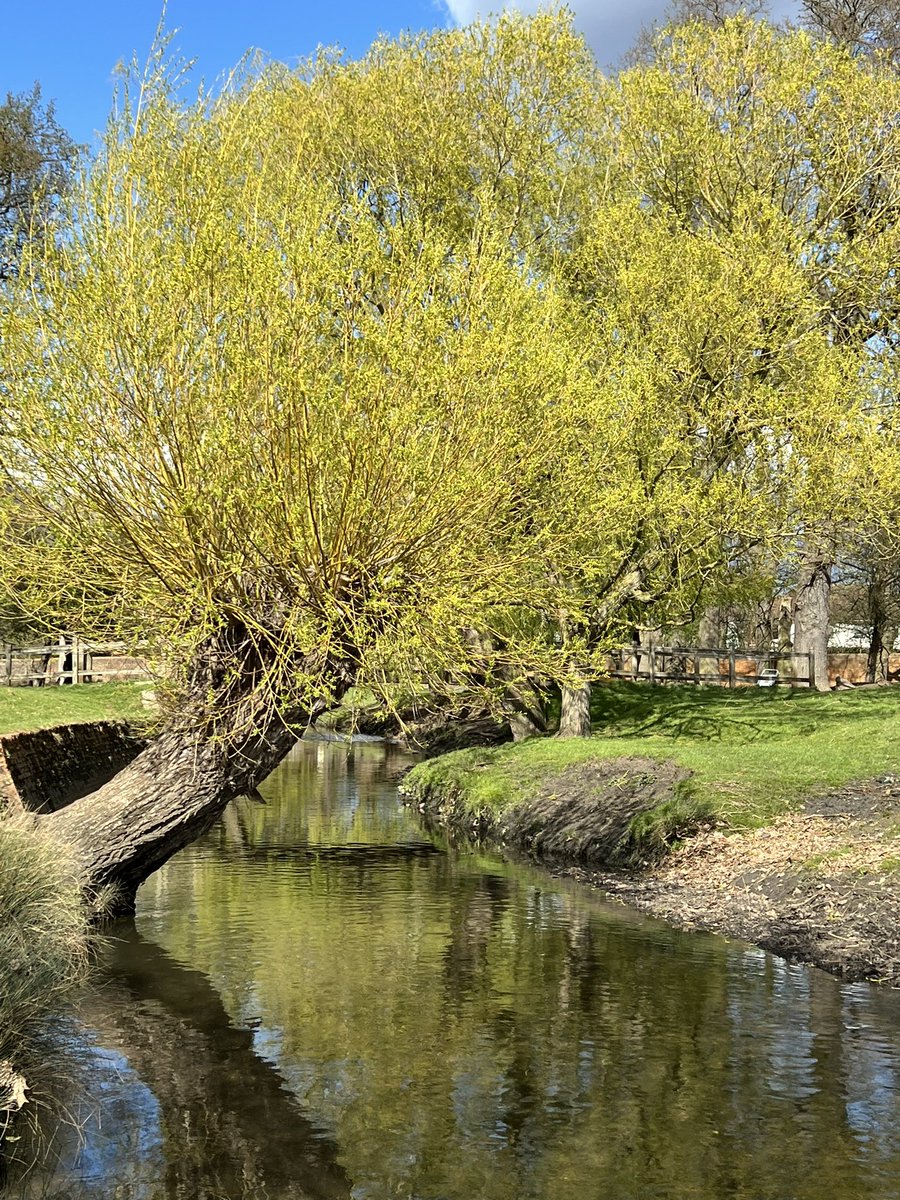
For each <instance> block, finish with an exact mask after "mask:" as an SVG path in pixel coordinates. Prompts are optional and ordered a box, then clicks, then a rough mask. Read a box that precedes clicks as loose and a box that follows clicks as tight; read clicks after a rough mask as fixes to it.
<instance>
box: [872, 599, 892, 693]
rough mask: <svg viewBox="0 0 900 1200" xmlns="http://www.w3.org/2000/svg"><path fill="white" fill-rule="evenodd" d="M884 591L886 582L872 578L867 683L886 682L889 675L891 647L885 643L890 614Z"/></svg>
mask: <svg viewBox="0 0 900 1200" xmlns="http://www.w3.org/2000/svg"><path fill="white" fill-rule="evenodd" d="M884 593H885V589H884V582H883V581H882V580H881V579H878V578H874V579H872V580H871V581H870V583H869V587H868V601H869V621H870V623H871V626H872V634H871V637H870V639H869V656H868V659H867V661H866V683H884V682H885V681H886V680H887V677H888V660H889V655H890V647H888V646H886V645H885V643H886V641H887V638H888V615H887V603H886V599H885V594H884Z"/></svg>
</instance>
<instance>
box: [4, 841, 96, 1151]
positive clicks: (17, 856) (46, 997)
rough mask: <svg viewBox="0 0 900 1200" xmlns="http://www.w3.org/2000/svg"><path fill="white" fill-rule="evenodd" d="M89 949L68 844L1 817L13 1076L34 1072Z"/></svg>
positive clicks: (7, 1049)
mask: <svg viewBox="0 0 900 1200" xmlns="http://www.w3.org/2000/svg"><path fill="white" fill-rule="evenodd" d="M88 950H89V922H88V913H87V910H86V907H85V905H84V903H83V901H82V895H81V887H80V881H79V878H78V873H77V870H76V868H75V865H74V862H73V859H72V858H71V856H70V855H69V854H68V852H67V850H66V848H65V847H64V846H60V845H58V844H56V843H55V842H52V841H50V840H48V839H47V838H46V837H44V836H43V835H40V834H37V833H35V832H34V831H33V829H32V828H30V826H29V823H28V822H27V821H25V820H24V819H20V818H4V819H2V820H0V1066H3V1067H4V1068H5V1073H6V1075H7V1076H8V1075H9V1073H10V1071H12V1072H21V1073H22V1074H23V1075H25V1076H26V1077H27V1075H28V1069H29V1063H30V1059H31V1055H32V1053H33V1052H34V1050H35V1048H36V1047H37V1046H38V1044H39V1042H40V1038H41V1034H42V1033H43V1031H44V1028H45V1025H46V1023H47V1020H48V1018H49V1017H50V1016H51V1015H52V1014H53V1011H54V1008H55V1007H58V1005H59V1003H60V1001H61V1000H62V998H63V997H64V996H65V995H66V994H67V993H68V992H70V991H71V989H72V988H73V987H75V986H76V985H77V984H78V983H79V982H80V981H81V980H82V979H83V977H84V974H85V971H86V969H87V964H88ZM2 1104H3V1101H2V1098H0V1140H2V1135H3V1130H4V1128H5V1121H6V1118H5V1116H4V1112H3V1109H2Z"/></svg>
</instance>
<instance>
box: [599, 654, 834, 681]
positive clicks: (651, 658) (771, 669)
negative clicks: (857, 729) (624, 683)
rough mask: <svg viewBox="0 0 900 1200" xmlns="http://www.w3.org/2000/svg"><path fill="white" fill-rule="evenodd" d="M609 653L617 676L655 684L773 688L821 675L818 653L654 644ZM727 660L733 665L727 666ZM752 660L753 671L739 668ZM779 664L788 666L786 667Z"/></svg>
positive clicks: (612, 671)
mask: <svg viewBox="0 0 900 1200" xmlns="http://www.w3.org/2000/svg"><path fill="white" fill-rule="evenodd" d="M609 657H610V659H611V660H612V662H613V664H614V665H613V667H612V669H611V670H609V671H608V672H607V674H608V675H611V676H612V677H613V678H614V679H631V680H635V681H637V680H646V681H648V682H649V683H698V684H699V683H718V684H724V685H725V686H727V687H730V688H735V687H745V686H754V685H758V684H760V683H764V684H765V685H766V686H773V687H774V686H778V685H787V686H790V687H811V686H812V684H813V680H814V678H815V669H814V662H813V659H814V655H813V654H811V653H807V652H806V651H802V652H795V651H793V650H750V649H745V648H743V647H740V648H736V649H734V650H730V649H726V648H721V647H715V646H712V647H702V646H652V647H648V648H647V649H644V648H643V647H641V648H640V649H636V648H634V647H629V648H628V649H623V650H614V651H612V652H611V654H610V655H609ZM704 660H705V661H704ZM709 660H712V663H710V662H709ZM723 662H726V663H727V668H726V669H724V670H723V669H722V663H723ZM747 663H750V664H752V667H753V670H752V671H749V672H748V671H746V670H739V669H738V668H739V664H740V665H744V664H747ZM645 664H646V665H645ZM688 664H690V668H689V666H688ZM779 664H787V667H786V669H784V668H783V667H782V666H780V665H779ZM801 667H803V668H805V674H800V672H799V668H801ZM673 668H674V669H673ZM711 668H712V669H711ZM761 670H762V672H763V673H762V674H760V671H761Z"/></svg>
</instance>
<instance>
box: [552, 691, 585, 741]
mask: <svg viewBox="0 0 900 1200" xmlns="http://www.w3.org/2000/svg"><path fill="white" fill-rule="evenodd" d="M590 735H591V684H590V680H589V679H585V678H581V679H578V678H577V677H576V678H574V679H572V680H571V681H570V682H568V683H564V684H563V686H562V706H561V708H560V714H559V733H558V734H557V736H558V737H590Z"/></svg>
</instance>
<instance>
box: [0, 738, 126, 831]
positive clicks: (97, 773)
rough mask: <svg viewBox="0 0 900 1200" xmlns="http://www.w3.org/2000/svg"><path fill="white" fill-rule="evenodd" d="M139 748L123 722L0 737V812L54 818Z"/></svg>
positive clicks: (104, 779)
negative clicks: (51, 814) (7, 810)
mask: <svg viewBox="0 0 900 1200" xmlns="http://www.w3.org/2000/svg"><path fill="white" fill-rule="evenodd" d="M142 747H143V743H142V741H141V740H140V739H139V738H136V737H135V736H134V734H133V732H132V730H131V728H130V726H129V725H128V724H127V722H125V721H91V722H86V723H84V724H80V725H57V726H55V727H54V728H52V729H38V730H36V731H34V732H32V733H11V734H7V735H6V736H5V737H0V807H2V808H7V807H8V808H12V809H19V810H21V809H25V810H26V811H28V812H55V811H56V810H57V809H59V808H65V806H66V805H67V804H71V803H72V801H73V800H78V799H80V797H81V796H86V795H87V794H88V793H89V792H92V791H94V790H95V789H96V788H98V787H100V786H101V784H104V783H106V782H107V780H109V779H111V778H112V777H113V775H115V774H116V772H118V771H121V770H122V768H123V767H125V766H127V765H128V763H130V762H131V760H132V759H133V758H135V757H136V756H137V755H138V753H139V752H140V750H141V749H142Z"/></svg>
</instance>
